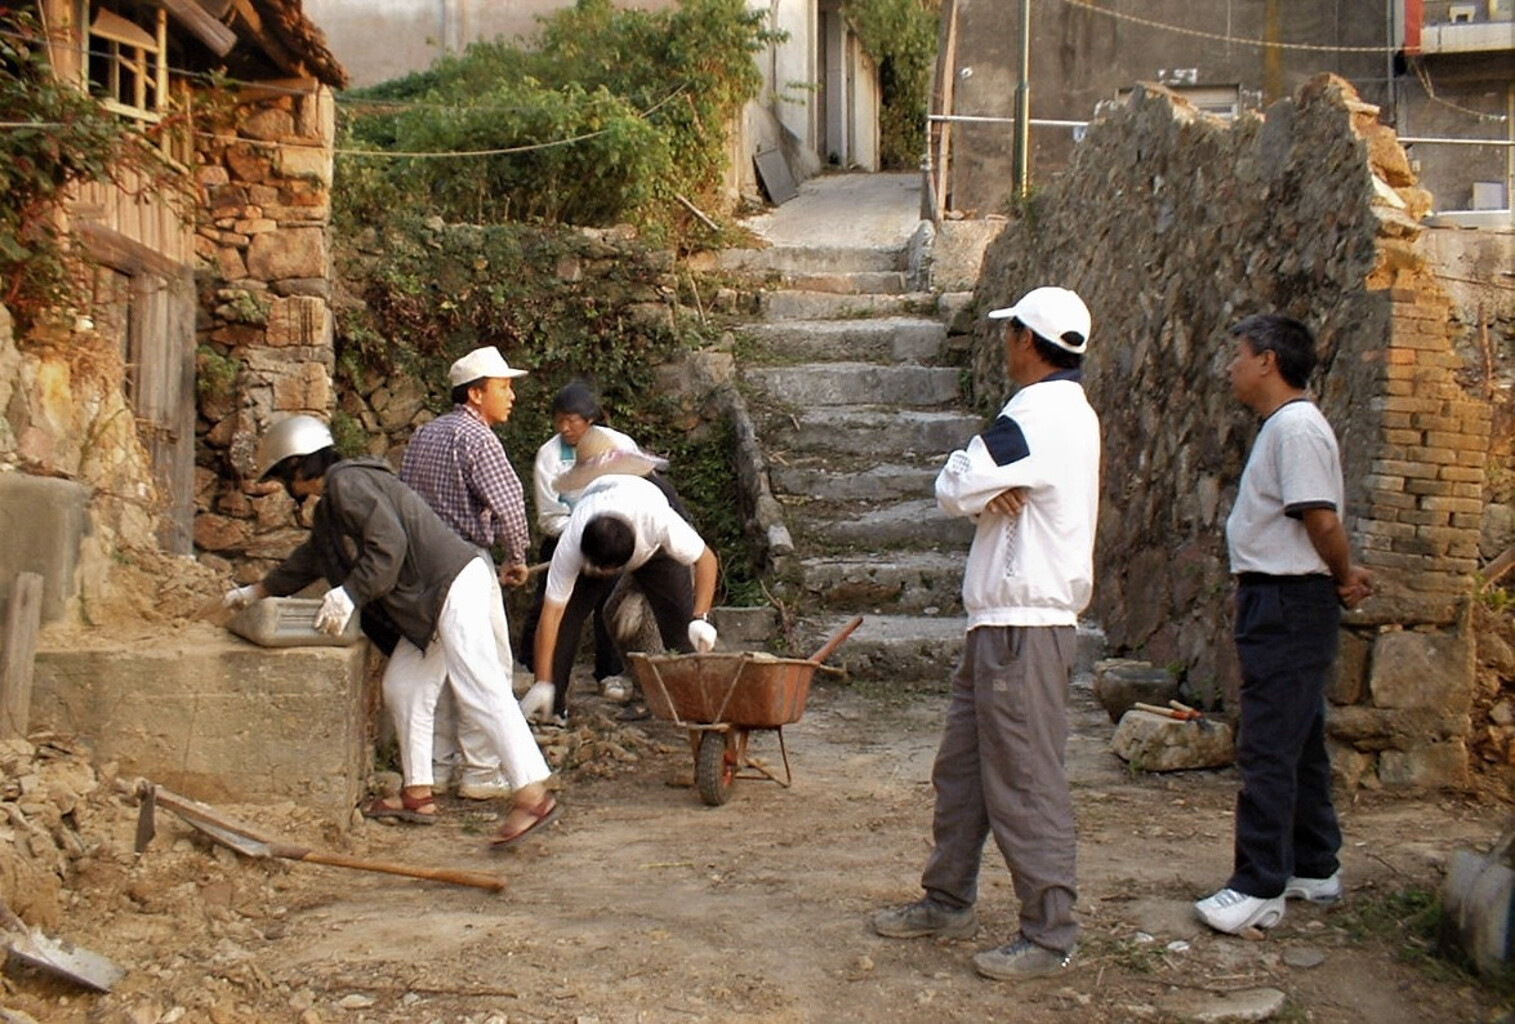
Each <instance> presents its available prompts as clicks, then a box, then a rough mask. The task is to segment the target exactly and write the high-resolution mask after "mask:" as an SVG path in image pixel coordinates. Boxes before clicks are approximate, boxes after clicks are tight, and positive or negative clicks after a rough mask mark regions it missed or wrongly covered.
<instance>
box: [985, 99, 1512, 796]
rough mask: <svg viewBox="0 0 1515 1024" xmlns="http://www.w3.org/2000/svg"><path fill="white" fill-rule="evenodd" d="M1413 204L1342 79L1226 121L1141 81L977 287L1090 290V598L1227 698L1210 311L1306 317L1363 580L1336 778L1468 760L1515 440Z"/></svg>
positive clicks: (993, 252) (1101, 614)
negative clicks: (1484, 608) (1481, 594)
mask: <svg viewBox="0 0 1515 1024" xmlns="http://www.w3.org/2000/svg"><path fill="white" fill-rule="evenodd" d="M1428 208H1429V196H1428V195H1427V194H1426V193H1425V192H1424V191H1422V190H1421V189H1419V188H1418V187H1416V184H1415V180H1414V177H1413V175H1412V174H1411V171H1410V166H1409V163H1408V162H1407V161H1406V160H1405V157H1404V152H1403V150H1402V149H1401V148H1400V146H1399V145H1398V143H1397V141H1396V139H1395V136H1394V133H1393V131H1392V130H1391V129H1389V128H1388V127H1386V126H1384V125H1382V124H1380V123H1379V122H1378V119H1377V110H1376V108H1374V107H1372V106H1369V105H1367V104H1364V103H1362V102H1360V101H1359V100H1358V98H1357V96H1356V94H1355V93H1354V92H1353V90H1352V88H1351V86H1350V85H1348V84H1347V83H1346V82H1344V81H1342V80H1341V79H1338V78H1335V77H1333V76H1330V75H1322V76H1319V77H1317V78H1315V79H1312V80H1310V81H1309V82H1307V83H1305V84H1304V85H1303V86H1301V87H1300V89H1299V91H1298V92H1297V94H1296V95H1295V96H1294V97H1293V98H1291V99H1286V100H1281V101H1279V102H1277V103H1275V104H1274V105H1273V106H1271V107H1269V108H1268V109H1267V111H1266V112H1265V113H1264V114H1263V115H1256V114H1248V115H1243V116H1242V117H1240V118H1238V119H1237V120H1236V121H1235V122H1222V121H1219V120H1216V119H1213V118H1210V117H1207V116H1206V115H1203V114H1201V113H1199V112H1198V111H1197V110H1195V109H1194V108H1192V107H1190V106H1189V105H1188V104H1187V103H1185V102H1184V101H1183V100H1181V99H1179V98H1178V97H1176V96H1173V95H1172V94H1170V93H1168V92H1166V90H1163V89H1162V88H1160V87H1157V86H1141V87H1138V88H1137V89H1136V90H1135V91H1134V93H1133V95H1132V97H1131V99H1130V101H1129V102H1127V103H1125V104H1122V105H1121V106H1119V107H1118V108H1116V109H1114V110H1112V111H1111V112H1109V113H1107V114H1105V115H1104V116H1103V117H1102V118H1101V119H1099V120H1097V121H1096V122H1095V123H1094V124H1092V125H1091V126H1090V129H1089V131H1088V133H1087V135H1086V136H1085V138H1084V140H1083V142H1082V143H1080V145H1079V146H1078V148H1077V152H1076V153H1075V156H1074V159H1073V161H1072V164H1071V166H1070V167H1069V168H1068V170H1067V172H1066V173H1065V174H1063V175H1062V176H1060V177H1059V178H1057V179H1056V180H1054V181H1051V182H1049V183H1047V184H1046V185H1045V187H1044V188H1043V189H1042V190H1041V191H1040V192H1039V193H1038V194H1037V195H1036V197H1035V198H1034V199H1033V201H1032V203H1031V205H1030V208H1029V210H1028V213H1027V215H1026V216H1025V217H1024V218H1021V219H1019V220H1014V221H1011V222H1010V223H1008V224H1007V225H1006V227H1005V229H1004V231H1003V232H1001V234H1000V235H999V236H998V238H997V239H996V240H995V241H994V242H993V243H992V244H991V245H990V247H989V249H988V251H987V252H986V254H985V258H984V273H983V276H982V278H981V280H980V283H979V287H978V291H977V293H976V305H977V307H978V308H979V309H980V310H983V309H988V308H992V307H993V306H998V305H1003V304H1004V303H1006V302H1009V301H1013V300H1014V298H1015V297H1016V296H1017V295H1019V294H1021V293H1022V292H1024V291H1025V290H1026V289H1028V288H1030V287H1033V286H1036V285H1041V284H1051V283H1056V284H1062V285H1066V286H1068V287H1071V288H1073V289H1075V290H1077V291H1078V292H1079V293H1080V294H1081V295H1082V296H1083V297H1084V299H1085V300H1086V301H1087V302H1088V304H1089V307H1090V310H1091V312H1092V314H1093V321H1094V327H1093V333H1092V336H1091V339H1090V345H1089V356H1088V358H1087V360H1086V365H1085V382H1086V387H1087V388H1088V391H1089V395H1090V400H1091V402H1092V403H1093V405H1094V407H1095V408H1096V409H1097V410H1098V411H1099V413H1100V415H1101V418H1102V422H1103V427H1104V441H1105V450H1104V472H1103V481H1102V486H1103V491H1102V500H1101V521H1100V534H1099V543H1098V547H1097V550H1096V563H1097V564H1096V572H1095V576H1096V581H1097V582H1096V587H1095V605H1094V608H1093V609H1092V614H1093V615H1094V617H1095V618H1096V619H1098V620H1099V621H1100V622H1101V623H1102V624H1103V626H1104V627H1105V629H1106V631H1107V633H1108V636H1109V640H1110V644H1111V650H1112V652H1113V653H1117V652H1118V653H1121V654H1129V655H1131V656H1134V657H1140V658H1143V659H1145V660H1147V661H1149V662H1151V663H1153V664H1158V665H1176V666H1178V667H1180V668H1181V669H1182V674H1183V677H1184V681H1185V687H1186V691H1185V692H1191V693H1208V694H1213V695H1215V697H1216V698H1218V699H1217V700H1212V701H1211V704H1212V707H1219V708H1221V709H1223V713H1226V714H1234V709H1235V707H1236V699H1235V698H1236V690H1237V685H1238V680H1239V672H1238V670H1237V666H1236V662H1235V651H1234V645H1233V644H1232V642H1231V638H1230V629H1231V618H1230V602H1229V600H1228V596H1229V590H1230V581H1229V578H1228V572H1229V567H1228V565H1227V556H1226V549H1225V542H1224V524H1225V519H1226V516H1227V514H1228V512H1229V510H1230V507H1231V503H1232V501H1233V500H1234V497H1235V492H1236V485H1237V481H1238V479H1239V477H1240V474H1241V469H1242V466H1243V465H1244V462H1245V459H1246V457H1247V452H1248V449H1249V448H1250V446H1251V443H1252V440H1253V438H1254V437H1255V435H1256V430H1257V422H1256V417H1255V416H1253V415H1252V414H1251V413H1250V412H1249V411H1248V410H1246V409H1245V408H1243V407H1242V406H1240V404H1239V403H1237V402H1236V401H1235V399H1234V398H1233V397H1232V395H1231V393H1230V385H1229V379H1228V374H1227V369H1226V368H1227V365H1228V363H1229V360H1230V355H1231V350H1232V347H1233V344H1234V343H1233V342H1232V341H1231V339H1230V337H1229V335H1228V328H1229V326H1230V325H1231V324H1233V323H1235V322H1236V321H1237V320H1239V319H1240V318H1241V317H1242V316H1245V315H1247V314H1250V313H1255V312H1264V311H1282V312H1286V313H1289V314H1291V315H1294V316H1296V317H1299V318H1301V319H1303V320H1304V321H1306V322H1307V323H1308V324H1309V325H1310V326H1311V327H1312V328H1313V329H1314V331H1315V333H1316V336H1317V339H1318V344H1319V349H1320V355H1321V366H1320V368H1319V370H1318V372H1317V374H1316V376H1315V378H1314V379H1313V380H1312V381H1311V382H1310V391H1311V392H1312V393H1313V395H1314V396H1315V397H1316V398H1317V401H1318V402H1319V405H1320V407H1321V409H1322V411H1323V412H1324V413H1325V415H1326V417H1327V419H1328V420H1330V421H1331V423H1332V425H1333V427H1334V428H1335V430H1336V432H1337V435H1338V438H1339V440H1340V443H1341V450H1342V462H1343V470H1344V475H1345V478H1346V489H1347V502H1346V508H1345V509H1343V510H1342V513H1343V522H1344V525H1345V526H1346V528H1347V531H1348V534H1349V537H1350V540H1351V543H1352V547H1353V550H1354V554H1355V557H1356V558H1357V560H1358V561H1360V562H1361V563H1362V564H1365V565H1366V566H1368V567H1369V568H1371V569H1372V570H1373V571H1374V572H1375V574H1376V581H1377V585H1378V594H1377V596H1375V597H1374V598H1373V599H1371V600H1369V601H1367V602H1365V603H1364V604H1363V605H1362V606H1361V608H1360V609H1359V610H1357V611H1354V612H1352V613H1349V614H1347V615H1346V617H1345V619H1344V624H1343V625H1344V628H1343V633H1342V638H1343V643H1342V657H1341V659H1340V661H1339V664H1338V677H1337V679H1336V681H1335V682H1334V684H1333V685H1332V687H1331V689H1330V698H1331V701H1332V710H1331V714H1330V715H1329V716H1328V725H1327V729H1328V735H1329V738H1330V741H1331V742H1332V744H1333V750H1334V753H1335V754H1336V758H1335V764H1336V770H1337V773H1338V776H1339V778H1340V779H1341V780H1342V781H1343V782H1345V783H1347V784H1349V785H1359V784H1360V785H1372V786H1377V785H1384V786H1394V787H1415V788H1418V787H1435V786H1458V785H1461V784H1463V783H1464V781H1465V780H1466V778H1467V759H1466V756H1465V748H1466V745H1467V737H1468V733H1469V728H1470V726H1469V717H1468V714H1469V704H1470V692H1471V687H1472V679H1473V673H1474V658H1473V655H1472V649H1473V642H1472V639H1471V637H1470V635H1469V625H1468V623H1469V620H1470V616H1469V614H1468V610H1469V605H1470V602H1471V601H1472V600H1473V587H1474V573H1475V572H1476V570H1477V569H1478V567H1479V564H1480V563H1479V545H1480V529H1481V526H1482V524H1483V523H1485V522H1494V523H1497V521H1498V517H1497V516H1494V517H1490V516H1487V515H1486V514H1485V512H1484V509H1485V503H1486V499H1487V496H1488V486H1489V484H1490V482H1491V481H1492V480H1494V479H1495V477H1494V474H1493V473H1492V472H1491V469H1492V467H1493V466H1494V465H1495V464H1496V463H1497V461H1498V459H1499V458H1500V457H1501V456H1500V454H1499V453H1500V452H1501V451H1502V452H1504V453H1505V455H1504V458H1506V459H1507V457H1508V450H1509V449H1508V444H1509V442H1508V439H1507V436H1506V437H1505V439H1503V440H1501V439H1500V438H1499V437H1496V435H1495V432H1494V431H1493V429H1492V426H1491V424H1492V422H1493V404H1492V402H1491V399H1492V398H1493V397H1494V396H1495V395H1496V394H1498V393H1499V392H1498V391H1496V389H1495V388H1494V386H1493V384H1494V380H1493V377H1492V376H1491V374H1492V372H1493V365H1494V364H1493V362H1492V360H1493V355H1492V353H1493V352H1494V351H1496V350H1497V347H1498V339H1497V338H1496V339H1494V340H1493V341H1491V342H1489V344H1488V346H1487V347H1486V348H1485V349H1484V354H1483V355H1482V356H1478V357H1477V362H1474V363H1473V364H1472V365H1471V366H1470V365H1469V362H1470V361H1469V359H1468V358H1466V357H1467V356H1468V355H1473V354H1474V353H1475V352H1476V351H1477V350H1476V348H1474V346H1472V345H1470V344H1468V342H1467V341H1466V340H1463V339H1465V336H1466V334H1467V332H1468V327H1467V326H1466V320H1464V319H1462V318H1460V317H1459V316H1458V315H1457V314H1456V312H1455V310H1454V305H1453V302H1452V300H1451V298H1449V296H1448V294H1447V293H1446V292H1445V291H1444V289H1443V285H1442V282H1441V281H1439V280H1438V276H1437V272H1436V270H1435V268H1433V267H1432V266H1430V265H1429V264H1428V262H1427V260H1426V258H1425V255H1424V253H1423V252H1422V251H1421V248H1420V245H1419V238H1420V234H1421V229H1420V224H1419V218H1420V217H1421V216H1422V215H1423V214H1424V213H1425V211H1426V210H1427V209H1428ZM974 340H975V354H974V369H975V394H976V395H977V396H978V397H979V400H980V402H981V403H982V404H984V405H988V404H990V403H992V402H996V401H998V400H999V396H1000V395H1001V394H1002V393H1003V390H1004V379H1003V370H1002V368H1001V366H1000V354H999V346H998V345H997V344H993V343H991V340H990V339H989V337H988V335H987V334H986V333H983V332H980V333H977V334H976V335H975V339H974ZM1504 403H1505V407H1506V408H1507V407H1508V399H1507V398H1506V399H1505V400H1504ZM1507 433H1508V432H1506V435H1507ZM1501 445H1503V447H1502V448H1501V447H1500V446H1501ZM1507 475H1508V474H1507V472H1506V471H1501V472H1500V474H1499V476H1500V477H1503V476H1507ZM1504 500H1506V501H1508V497H1507V496H1506V498H1505V499H1504ZM1406 715H1422V716H1429V717H1430V718H1431V719H1434V721H1435V722H1436V727H1435V728H1434V729H1432V730H1430V731H1425V730H1418V729H1415V728H1409V727H1407V724H1408V723H1407V722H1406V720H1405V719H1404V716H1406Z"/></svg>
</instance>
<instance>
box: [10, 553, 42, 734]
mask: <svg viewBox="0 0 1515 1024" xmlns="http://www.w3.org/2000/svg"><path fill="white" fill-rule="evenodd" d="M41 622H42V577H41V575H39V574H38V573H34V572H23V573H18V574H17V575H16V584H15V586H14V587H12V588H11V602H10V608H9V610H8V611H7V612H6V615H5V651H4V658H5V660H4V662H3V664H0V737H7V738H9V737H13V736H21V737H24V736H25V735H26V730H27V727H28V726H29V725H30V718H31V707H32V667H33V661H34V659H35V657H36V653H37V627H38V626H39V625H40V624H41Z"/></svg>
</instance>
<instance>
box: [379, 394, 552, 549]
mask: <svg viewBox="0 0 1515 1024" xmlns="http://www.w3.org/2000/svg"><path fill="white" fill-rule="evenodd" d="M400 479H401V480H402V481H404V482H405V483H406V484H408V485H409V486H410V487H411V488H412V489H413V490H415V491H416V492H417V493H418V494H420V495H421V497H422V498H424V499H426V504H428V505H430V506H431V507H432V509H433V510H435V512H436V513H437V515H439V516H441V518H442V521H443V522H444V523H446V524H447V525H448V526H450V527H452V529H453V530H455V531H456V532H457V533H458V534H459V535H460V536H462V537H463V538H464V539H465V540H468V541H471V542H472V543H474V544H477V545H478V546H479V547H481V548H488V547H490V546H491V545H493V544H496V543H498V544H499V545H500V546H501V547H503V548H504V549H505V562H504V564H505V565H525V564H526V546H527V544H528V543H529V536H528V534H527V527H526V500H525V496H524V494H523V493H522V490H521V480H520V478H519V477H517V476H516V471H515V469H514V468H513V467H512V466H511V465H510V460H509V459H507V458H506V457H505V448H504V447H503V446H502V445H501V444H500V439H499V438H498V437H496V436H495V433H494V431H492V430H490V429H489V427H488V425H486V424H485V422H484V420H483V418H482V417H481V416H479V414H478V413H476V412H474V410H473V409H471V408H470V407H468V406H466V405H457V406H454V407H453V410H452V412H449V413H446V414H444V415H442V416H438V417H437V418H436V419H434V420H432V421H431V422H430V423H427V424H425V425H423V426H422V427H421V428H420V429H419V430H417V431H416V432H415V433H414V434H412V435H411V438H410V443H409V444H408V445H406V447H405V457H404V459H402V460H401V462H400Z"/></svg>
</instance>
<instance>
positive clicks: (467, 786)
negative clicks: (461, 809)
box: [458, 771, 510, 800]
mask: <svg viewBox="0 0 1515 1024" xmlns="http://www.w3.org/2000/svg"><path fill="white" fill-rule="evenodd" d="M509 795H510V783H508V782H506V781H505V777H504V776H503V775H501V774H500V773H499V772H498V771H496V772H495V773H494V774H493V775H483V776H480V777H478V778H471V777H469V776H468V775H466V774H465V775H464V776H463V778H462V781H460V782H459V783H458V796H460V797H462V798H463V799H464V800H498V799H499V798H500V797H503V796H509Z"/></svg>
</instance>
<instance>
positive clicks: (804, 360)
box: [721, 242, 982, 681]
mask: <svg viewBox="0 0 1515 1024" xmlns="http://www.w3.org/2000/svg"><path fill="white" fill-rule="evenodd" d="M908 249H909V246H908V242H907V243H902V244H900V245H899V246H898V247H893V246H879V245H855V246H850V247H846V246H826V247H812V246H784V245H778V246H773V247H770V248H767V249H756V250H728V251H726V252H724V253H722V254H721V264H722V269H723V270H725V271H727V272H736V273H740V274H743V275H746V276H748V277H749V279H751V280H755V281H760V282H761V288H760V290H759V293H758V299H757V303H756V308H757V311H758V312H757V317H756V319H755V321H754V322H751V323H749V324H747V325H745V326H744V327H742V328H739V329H737V331H736V334H737V336H738V339H739V340H738V345H737V351H738V353H739V357H738V374H739V380H740V388H741V390H742V392H743V395H744V399H745V403H746V406H747V410H748V415H749V416H750V419H751V422H752V425H753V429H754V433H755V435H756V441H757V446H758V448H759V450H760V452H761V456H762V459H763V462H764V465H765V467H766V472H767V482H768V487H769V489H770V491H771V493H772V495H773V497H774V499H776V501H777V503H778V506H779V508H780V510H781V514H782V516H783V520H784V525H785V526H786V527H787V531H788V534H789V536H790V537H791V538H792V542H793V552H792V553H789V554H784V555H782V556H781V557H779V558H777V559H776V560H775V562H776V567H777V569H778V576H779V578H780V587H779V594H780V596H781V599H782V600H784V601H785V603H786V604H787V605H788V606H789V608H790V610H791V611H793V612H794V613H795V616H794V622H793V631H792V641H793V643H794V645H795V646H796V647H797V648H798V649H799V650H800V651H802V652H804V653H808V652H810V651H812V650H814V649H815V648H817V647H819V646H820V645H821V643H822V642H823V641H824V639H825V638H826V637H827V636H829V635H830V634H831V633H833V632H834V631H835V630H836V629H838V628H839V627H840V626H841V625H842V624H843V623H845V622H846V621H847V619H848V618H850V617H851V616H852V615H854V614H861V615H863V616H864V617H865V618H864V623H863V626H862V627H861V628H860V629H859V630H858V631H857V632H855V633H854V634H853V635H852V637H851V638H850V639H849V640H848V641H847V643H846V644H845V645H844V646H843V647H842V648H841V649H840V650H839V651H838V652H837V654H836V655H835V656H834V657H833V659H832V662H833V663H840V662H845V663H846V664H847V665H848V668H849V670H850V672H851V674H852V676H853V678H857V679H878V680H884V681H900V680H913V679H944V678H945V677H946V675H947V674H948V673H949V672H950V671H951V669H952V666H953V665H954V664H955V663H956V660H957V656H958V652H959V650H960V649H961V645H962V634H963V625H964V623H963V618H962V605H961V599H960V593H959V591H960V588H961V585H962V567H963V561H964V557H965V554H966V551H967V548H968V544H969V541H970V540H971V538H972V524H970V523H969V522H968V521H966V520H961V519H958V520H954V519H949V518H947V517H945V516H943V515H942V514H941V512H940V511H938V509H937V507H936V501H935V498H934V495H933V481H934V480H935V478H936V473H937V471H938V469H939V468H940V467H941V464H942V462H943V460H944V458H945V456H946V454H947V453H948V452H950V451H951V450H952V449H954V448H956V447H959V446H961V445H962V444H963V443H964V442H965V441H966V440H967V439H968V438H969V437H971V436H972V435H973V434H974V433H975V432H976V431H978V430H979V429H980V428H981V426H982V423H981V421H980V418H979V417H978V416H976V415H971V414H969V413H967V412H965V411H964V405H965V403H964V394H963V379H964V369H963V364H964V362H965V359H966V354H965V352H963V351H961V350H960V349H956V348H954V347H953V345H951V344H950V343H949V337H948V331H947V326H946V323H947V320H948V319H949V317H950V313H951V311H952V310H953V309H955V308H960V307H961V306H963V305H965V304H966V302H967V301H968V300H969V299H970V298H971V296H970V295H968V294H966V293H965V294H961V295H952V296H943V297H939V296H937V295H935V294H933V293H929V292H920V291H910V290H908V287H909V282H910V277H911V275H910V273H909V252H908Z"/></svg>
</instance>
